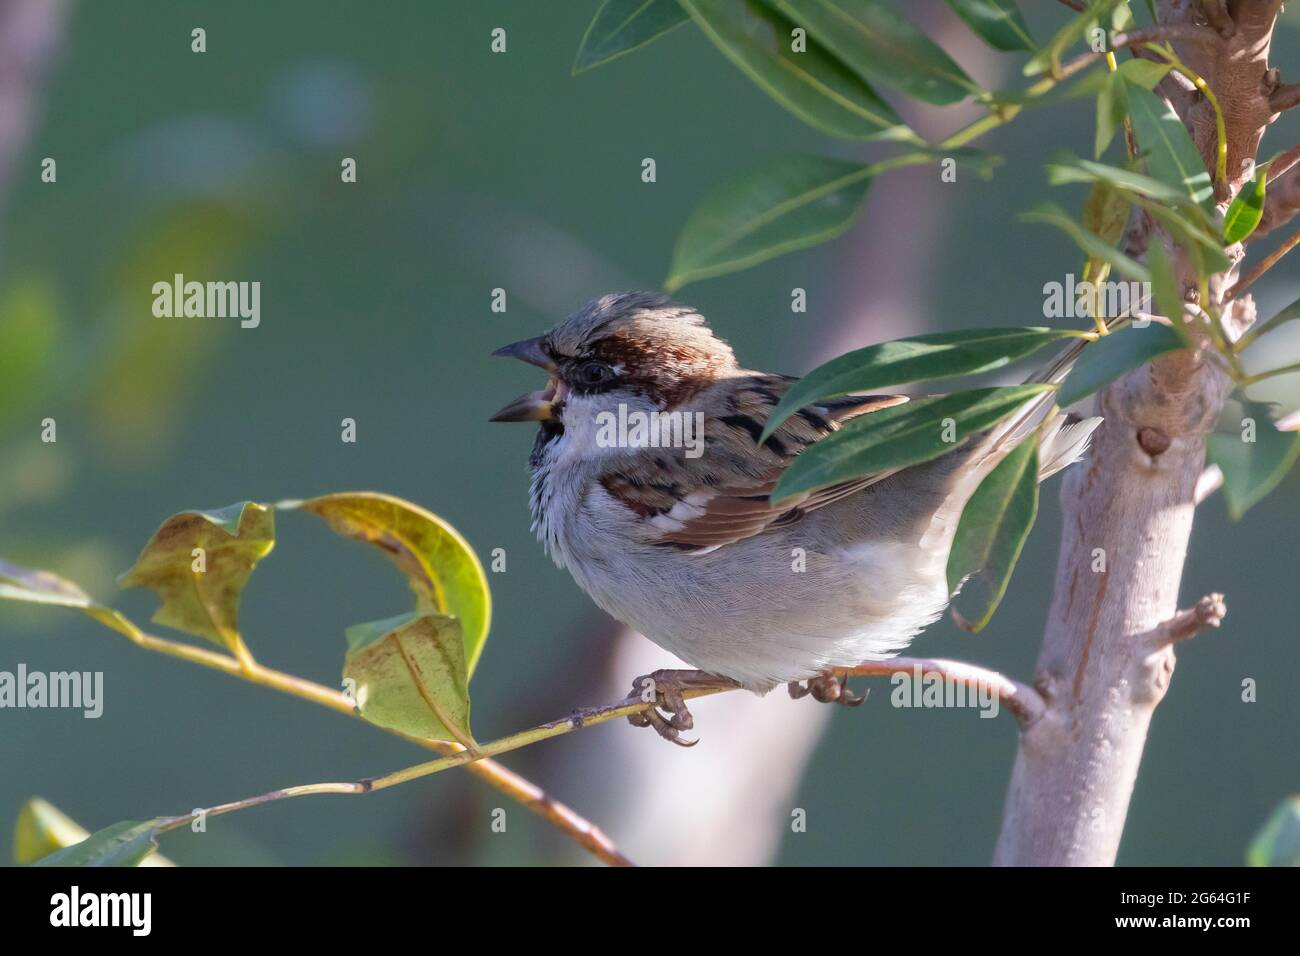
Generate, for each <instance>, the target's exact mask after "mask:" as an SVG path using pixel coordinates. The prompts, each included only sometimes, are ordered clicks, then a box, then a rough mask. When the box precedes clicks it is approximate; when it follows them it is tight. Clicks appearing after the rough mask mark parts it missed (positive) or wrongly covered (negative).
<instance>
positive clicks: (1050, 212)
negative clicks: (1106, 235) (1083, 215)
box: [1020, 202, 1151, 282]
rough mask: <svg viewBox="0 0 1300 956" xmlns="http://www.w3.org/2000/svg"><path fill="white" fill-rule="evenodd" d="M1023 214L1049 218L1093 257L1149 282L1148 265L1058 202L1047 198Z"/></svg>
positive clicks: (1027, 217) (1028, 218)
mask: <svg viewBox="0 0 1300 956" xmlns="http://www.w3.org/2000/svg"><path fill="white" fill-rule="evenodd" d="M1020 218H1021V219H1022V220H1023V221H1025V222H1045V223H1047V224H1049V225H1052V226H1056V227H1057V228H1058V229H1060V230H1061V231H1063V232H1064V233H1065V234H1066V235H1067V236H1069V237H1070V238H1071V239H1073V240H1074V242H1075V244H1076V245H1077V246H1078V247H1079V248H1080V249H1082V250H1083V251H1084V252H1085V253H1086V254H1087V255H1088V257H1089V258H1092V259H1097V260H1100V261H1101V262H1108V263H1110V264H1111V265H1112V266H1113V267H1114V268H1115V270H1116V271H1117V272H1119V273H1120V274H1122V275H1124V276H1125V277H1127V278H1129V279H1137V280H1138V281H1141V282H1149V281H1150V280H1151V274H1150V272H1148V271H1147V267H1146V266H1144V265H1142V263H1140V262H1138V261H1137V260H1136V259H1133V258H1131V257H1130V256H1127V255H1125V254H1124V253H1122V252H1120V251H1119V249H1117V248H1116V247H1115V246H1113V245H1111V244H1110V243H1108V242H1106V240H1104V239H1102V238H1101V237H1100V236H1099V235H1097V234H1096V233H1095V232H1092V231H1090V230H1088V229H1085V228H1084V227H1083V226H1082V225H1080V224H1079V223H1077V222H1075V221H1074V219H1072V218H1071V217H1070V214H1069V213H1067V212H1066V211H1065V210H1064V209H1062V208H1061V207H1060V206H1058V205H1056V203H1050V202H1043V203H1039V204H1038V205H1036V206H1034V207H1033V208H1032V209H1029V210H1027V211H1026V212H1022V213H1021V214H1020Z"/></svg>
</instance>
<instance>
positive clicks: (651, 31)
mask: <svg viewBox="0 0 1300 956" xmlns="http://www.w3.org/2000/svg"><path fill="white" fill-rule="evenodd" d="M690 18H691V17H690V14H688V13H687V12H686V11H685V10H683V9H682V6H681V4H679V3H678V2H677V0H605V2H604V3H603V4H601V6H600V9H599V10H597V11H596V16H595V17H594V18H593V19H592V21H591V23H590V25H588V27H587V32H586V33H585V34H583V37H582V42H581V43H580V44H579V45H578V56H577V58H576V59H575V60H574V61H573V73H574V75H575V76H576V75H577V74H579V73H582V72H584V71H585V70H590V69H591V68H592V67H593V66H599V65H600V64H602V63H608V62H609V61H610V60H613V59H617V58H618V57H620V56H623V55H624V54H626V53H631V52H632V51H633V50H639V49H640V48H641V47H643V46H645V45H646V44H647V43H650V42H651V41H653V40H657V39H659V37H661V36H663V35H664V34H665V33H668V32H669V31H671V30H674V29H676V28H677V27H679V26H681V25H682V24H683V23H685V22H686V21H687V20H689V19H690Z"/></svg>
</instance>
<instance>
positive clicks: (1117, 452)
mask: <svg viewBox="0 0 1300 956" xmlns="http://www.w3.org/2000/svg"><path fill="white" fill-rule="evenodd" d="M1278 6H1279V4H1278V3H1276V2H1262V0H1261V2H1240V3H1229V4H1226V5H1225V4H1223V3H1218V4H1212V3H1207V4H1205V7H1204V8H1203V7H1202V6H1201V4H1199V3H1190V2H1188V0H1163V2H1162V3H1161V4H1160V6H1159V22H1160V24H1161V25H1162V26H1166V25H1175V24H1177V25H1189V24H1190V25H1195V26H1197V27H1199V28H1201V34H1202V35H1201V36H1198V37H1196V38H1194V39H1188V40H1186V41H1184V42H1176V43H1175V44H1174V46H1175V48H1176V50H1177V52H1178V55H1179V56H1180V57H1181V58H1182V60H1183V62H1184V63H1186V64H1187V65H1188V66H1189V67H1190V68H1191V69H1192V70H1194V71H1195V72H1196V73H1197V74H1199V75H1200V76H1201V77H1202V78H1203V79H1204V80H1205V81H1206V82H1207V83H1208V84H1209V86H1210V88H1211V89H1212V90H1213V91H1214V92H1215V94H1216V95H1217V97H1218V98H1219V101H1220V104H1221V105H1222V107H1223V109H1224V113H1225V120H1226V124H1227V140H1228V174H1227V182H1226V183H1224V184H1218V186H1217V193H1216V196H1217V198H1218V200H1219V201H1220V202H1221V203H1225V202H1226V201H1227V200H1228V199H1229V198H1230V196H1231V194H1232V193H1234V192H1235V191H1236V190H1237V189H1239V188H1240V187H1241V185H1242V184H1243V183H1244V182H1245V181H1247V180H1249V178H1250V176H1251V174H1252V173H1253V171H1254V163H1253V159H1254V156H1255V150H1256V148H1257V147H1258V145H1259V141H1260V138H1261V136H1262V135H1263V131H1264V129H1265V127H1266V126H1267V125H1268V123H1270V122H1271V121H1272V119H1274V118H1275V110H1274V108H1273V107H1272V106H1271V105H1270V102H1269V100H1270V96H1271V95H1272V94H1273V93H1274V92H1275V90H1276V88H1277V85H1278V84H1277V76H1276V74H1275V73H1272V74H1270V73H1269V72H1268V63H1267V57H1268V48H1269V41H1270V39H1271V36H1272V29H1273V22H1274V19H1275V17H1276V14H1277V8H1278ZM1205 8H1209V10H1208V12H1206V13H1205V14H1204V15H1202V10H1204V9H1205ZM1207 20H1208V22H1207ZM1158 92H1160V93H1161V94H1162V95H1164V96H1165V97H1166V98H1167V99H1168V100H1169V101H1170V103H1171V105H1173V107H1174V108H1175V109H1176V110H1177V111H1178V114H1179V116H1180V117H1182V118H1183V120H1184V122H1185V123H1186V124H1187V126H1188V128H1189V130H1190V131H1191V133H1192V138H1193V140H1194V141H1195V142H1196V144H1197V145H1198V147H1200V149H1201V152H1202V155H1203V157H1205V159H1206V162H1207V167H1208V168H1209V169H1211V170H1213V168H1214V163H1213V156H1214V149H1215V146H1216V144H1217V133H1216V132H1215V130H1214V113H1213V109H1212V108H1211V107H1210V106H1209V104H1208V102H1207V101H1206V100H1205V98H1204V97H1203V96H1202V95H1201V94H1200V93H1198V92H1196V91H1195V89H1194V88H1193V87H1192V86H1191V84H1190V83H1183V82H1182V81H1181V78H1179V77H1174V76H1172V75H1171V77H1170V78H1168V79H1166V80H1165V81H1164V82H1163V83H1162V85H1161V86H1160V87H1159V88H1158ZM1155 241H1158V242H1164V243H1166V245H1168V240H1167V237H1166V236H1164V235H1162V234H1161V233H1160V231H1159V230H1158V229H1157V228H1156V226H1155V225H1154V224H1153V222H1152V221H1151V219H1150V217H1148V216H1146V215H1145V214H1144V215H1142V216H1141V217H1139V219H1138V220H1137V221H1136V222H1135V224H1134V226H1133V228H1132V230H1131V232H1130V234H1129V242H1128V246H1129V251H1130V252H1131V253H1133V254H1135V255H1136V254H1141V253H1143V252H1144V251H1145V249H1146V248H1147V247H1148V245H1149V243H1150V242H1155ZM1234 261H1240V251H1239V250H1238V251H1237V256H1236V257H1235V260H1234ZM1180 266H1181V269H1180V272H1181V278H1182V279H1183V280H1184V288H1185V290H1186V291H1187V293H1188V295H1189V297H1190V298H1193V299H1194V298H1195V296H1196V292H1195V281H1194V279H1193V278H1192V277H1193V276H1194V273H1192V272H1191V271H1190V270H1189V269H1188V268H1187V266H1186V264H1185V263H1180ZM1234 273H1235V266H1234V268H1233V270H1231V271H1230V272H1229V273H1227V274H1225V275H1221V276H1216V277H1215V278H1214V281H1212V282H1211V284H1210V295H1211V298H1212V299H1213V300H1214V301H1215V303H1216V304H1221V303H1222V302H1223V301H1224V298H1225V296H1224V292H1225V290H1226V289H1227V288H1228V286H1229V284H1230V281H1231V278H1232V276H1233V274H1234ZM1189 279H1190V280H1192V281H1189ZM1175 319H1176V320H1178V319H1177V318H1176V317H1175ZM1253 320H1254V304H1253V302H1252V301H1251V300H1250V298H1249V296H1242V297H1240V298H1238V299H1236V300H1235V301H1233V302H1231V303H1230V304H1229V305H1228V307H1226V308H1225V326H1226V331H1227V332H1228V335H1229V337H1230V338H1235V337H1236V336H1237V335H1239V334H1240V333H1241V331H1243V330H1244V329H1245V327H1246V326H1248V325H1249V324H1250V322H1252V321H1253ZM1229 385H1230V382H1229V379H1228V377H1227V375H1226V374H1225V372H1224V371H1223V370H1222V369H1221V368H1220V366H1219V364H1218V360H1217V358H1216V357H1214V356H1212V355H1210V354H1209V353H1208V352H1206V351H1204V350H1185V351H1180V352H1174V353H1171V354H1169V355H1167V356H1164V357H1162V358H1161V359H1158V360H1156V361H1155V362H1153V363H1152V364H1150V365H1148V366H1146V367H1145V368H1142V369H1139V370H1138V371H1136V372H1134V373H1133V374H1131V375H1129V376H1128V377H1126V378H1125V379H1122V380H1121V381H1119V382H1117V383H1115V384H1114V385H1112V386H1111V387H1109V388H1108V389H1106V390H1105V391H1103V392H1102V393H1101V394H1100V395H1099V396H1098V398H1097V405H1098V408H1099V412H1098V414H1101V415H1104V416H1105V422H1104V424H1103V425H1102V426H1101V427H1100V428H1099V429H1098V430H1097V432H1096V433H1095V436H1094V439H1093V447H1092V451H1091V453H1090V455H1089V457H1088V460H1087V462H1086V463H1085V464H1083V465H1081V466H1079V467H1077V468H1075V469H1072V470H1071V471H1070V472H1069V473H1068V476H1067V478H1066V479H1065V482H1064V484H1063V487H1062V490H1061V496H1062V503H1063V512H1064V519H1063V520H1064V530H1063V535H1062V540H1061V551H1060V558H1059V563H1058V567H1057V574H1056V586H1055V591H1054V593H1053V596H1052V604H1051V610H1050V612H1049V616H1048V623H1047V630H1046V634H1045V635H1044V639H1043V647H1042V651H1041V653H1040V655H1039V659H1038V666H1037V676H1036V680H1035V683H1036V685H1037V686H1038V689H1039V691H1040V692H1041V693H1042V695H1043V697H1044V700H1045V702H1046V705H1047V706H1046V709H1045V711H1044V712H1043V714H1042V716H1041V717H1039V718H1038V719H1037V720H1036V721H1034V722H1033V723H1032V724H1030V725H1029V726H1027V727H1025V728H1024V729H1023V730H1022V733H1021V736H1020V746H1019V751H1018V753H1017V757H1016V763H1015V769H1014V771H1013V773H1012V777H1011V784H1010V789H1009V792H1008V795H1007V801H1006V807H1005V810H1004V813H1003V820H1002V832H1001V835H1000V837H999V840H998V844H997V848H996V850H995V852H994V862H995V863H997V864H1008V865H1037V866H1054V865H1080V866H1089V865H1092V866H1097V865H1111V864H1113V863H1114V862H1115V857H1116V854H1117V852H1118V850H1119V841H1120V836H1121V835H1122V833H1123V829H1124V820H1125V817H1126V816H1127V814H1128V805H1129V799H1130V797H1131V795H1132V792H1133V783H1134V781H1135V780H1136V778H1137V772H1138V766H1139V764H1140V763H1141V760H1142V749H1143V747H1144V745H1145V743H1146V736H1147V728H1148V726H1149V725H1150V723H1151V718H1152V715H1153V713H1154V712H1155V708H1156V705H1157V704H1158V703H1160V700H1161V699H1162V698H1163V697H1164V695H1165V692H1166V690H1167V689H1168V686H1169V680H1170V677H1171V675H1172V674H1173V670H1174V644H1175V643H1176V642H1177V641H1178V640H1181V639H1183V638H1186V637H1190V636H1191V635H1192V634H1194V633H1195V632H1196V630H1198V629H1199V628H1200V627H1202V626H1205V625H1216V624H1217V623H1218V619H1219V618H1220V617H1221V616H1222V614H1223V607H1222V604H1221V602H1220V601H1219V599H1218V596H1217V595H1216V596H1214V597H1213V598H1209V599H1205V600H1203V601H1202V602H1201V604H1200V605H1198V606H1197V607H1196V608H1193V609H1192V610H1190V611H1185V612H1181V613H1176V608H1177V605H1176V602H1177V600H1178V589H1179V583H1180V581H1181V579H1182V573H1183V561H1184V558H1185V557H1186V554H1187V544H1188V539H1189V537H1190V535H1191V530H1192V516H1193V513H1194V511H1195V507H1196V501H1195V498H1196V487H1197V479H1198V478H1199V476H1200V475H1201V472H1202V469H1203V468H1204V464H1205V436H1206V434H1207V433H1208V432H1209V431H1210V429H1212V428H1213V425H1214V422H1215V419H1216V418H1217V417H1218V415H1219V413H1220V411H1221V410H1222V407H1223V403H1224V399H1225V398H1226V396H1227V393H1228V389H1229Z"/></svg>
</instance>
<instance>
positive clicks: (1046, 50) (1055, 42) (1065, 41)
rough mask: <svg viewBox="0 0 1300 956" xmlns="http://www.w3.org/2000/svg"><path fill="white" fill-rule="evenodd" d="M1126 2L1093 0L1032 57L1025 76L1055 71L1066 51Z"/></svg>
mask: <svg viewBox="0 0 1300 956" xmlns="http://www.w3.org/2000/svg"><path fill="white" fill-rule="evenodd" d="M1124 2H1126V0H1092V3H1090V4H1089V5H1088V9H1087V10H1085V11H1083V12H1082V13H1080V14H1079V15H1078V16H1076V17H1074V18H1073V19H1072V20H1070V21H1069V22H1068V23H1066V24H1065V26H1063V27H1061V29H1060V30H1058V31H1057V32H1056V35H1055V36H1053V37H1052V38H1051V39H1050V40H1048V41H1047V43H1046V44H1044V46H1043V48H1042V49H1041V50H1039V51H1038V52H1037V53H1036V54H1034V55H1033V56H1032V57H1030V59H1029V62H1028V63H1026V64H1025V68H1024V74H1025V76H1036V75H1038V74H1039V73H1045V72H1049V71H1054V69H1055V67H1057V66H1059V65H1060V62H1061V56H1062V54H1064V53H1065V51H1066V50H1068V49H1069V48H1070V47H1072V46H1074V44H1076V43H1078V42H1079V41H1080V40H1082V39H1083V38H1084V36H1085V35H1086V34H1087V33H1088V31H1089V30H1090V29H1091V28H1093V27H1095V26H1098V25H1099V23H1100V21H1101V19H1102V18H1103V17H1108V16H1110V14H1111V12H1112V11H1113V10H1114V9H1115V8H1116V7H1118V6H1119V5H1120V4H1121V3H1124Z"/></svg>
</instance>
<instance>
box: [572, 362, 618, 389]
mask: <svg viewBox="0 0 1300 956" xmlns="http://www.w3.org/2000/svg"><path fill="white" fill-rule="evenodd" d="M577 378H578V384H579V385H583V386H585V387H587V388H595V387H596V386H597V385H604V384H605V383H606V382H608V381H610V380H611V379H613V378H614V370H613V369H612V368H610V367H609V366H608V365H606V364H605V363H604V362H598V361H591V362H583V363H582V364H581V365H579V366H578V375H577Z"/></svg>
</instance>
